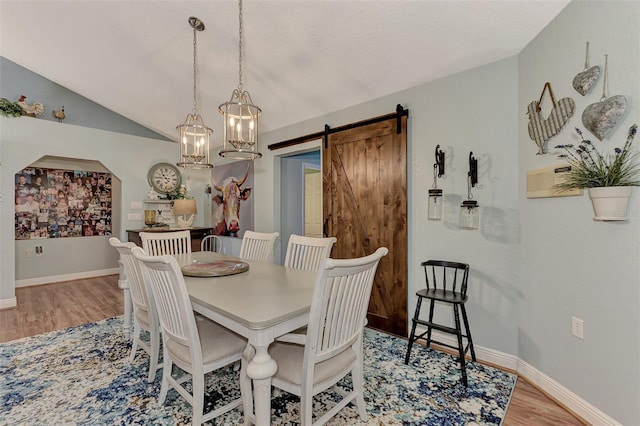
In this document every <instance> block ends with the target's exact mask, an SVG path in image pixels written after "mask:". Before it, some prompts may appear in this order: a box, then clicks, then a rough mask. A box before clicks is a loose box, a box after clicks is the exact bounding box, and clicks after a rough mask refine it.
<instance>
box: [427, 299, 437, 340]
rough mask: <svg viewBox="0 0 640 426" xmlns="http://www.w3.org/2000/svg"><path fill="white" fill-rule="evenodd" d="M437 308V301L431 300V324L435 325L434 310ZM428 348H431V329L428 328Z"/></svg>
mask: <svg viewBox="0 0 640 426" xmlns="http://www.w3.org/2000/svg"><path fill="white" fill-rule="evenodd" d="M435 306H436V301H435V300H433V299H431V303H430V304H429V323H433V310H434V307H435ZM427 347H428V348H430V347H431V327H430V326H427Z"/></svg>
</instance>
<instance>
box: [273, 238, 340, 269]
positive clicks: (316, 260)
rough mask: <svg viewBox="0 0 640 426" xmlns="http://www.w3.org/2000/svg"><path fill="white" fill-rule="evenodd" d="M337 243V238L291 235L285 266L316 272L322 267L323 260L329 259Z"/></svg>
mask: <svg viewBox="0 0 640 426" xmlns="http://www.w3.org/2000/svg"><path fill="white" fill-rule="evenodd" d="M336 241H337V239H336V237H329V238H316V237H304V236H302V235H296V234H291V236H290V237H289V243H288V245H287V254H286V255H285V258H284V266H286V267H288V268H293V269H299V270H303V271H312V272H315V271H317V270H318V268H319V267H320V262H321V261H322V259H326V258H328V257H329V254H331V248H332V247H333V244H335V242H336Z"/></svg>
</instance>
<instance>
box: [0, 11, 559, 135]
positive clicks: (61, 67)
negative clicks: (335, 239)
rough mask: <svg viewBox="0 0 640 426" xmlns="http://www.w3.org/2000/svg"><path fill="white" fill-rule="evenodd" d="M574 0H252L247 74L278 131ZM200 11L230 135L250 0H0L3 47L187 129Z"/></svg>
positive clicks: (435, 71)
mask: <svg viewBox="0 0 640 426" xmlns="http://www.w3.org/2000/svg"><path fill="white" fill-rule="evenodd" d="M568 2H569V1H568V0H497V1H491V0H466V1H455V0H442V1H433V0H432V1H426V0H425V1H404V0H387V1H354V0H341V1H334V0H310V1H303V0H299V1H293V0H289V1H281V0H244V2H243V9H244V11H243V24H244V41H243V61H244V62H243V86H244V88H245V89H247V90H249V92H250V93H251V96H252V98H253V101H254V103H255V104H257V105H258V106H260V107H261V108H262V110H263V115H262V118H261V128H262V131H268V130H273V129H277V128H280V127H284V126H287V125H289V124H293V123H297V122H300V121H303V120H305V119H309V118H313V117H318V116H321V115H324V114H326V113H329V112H333V111H337V110H340V109H342V108H346V107H349V106H353V105H356V104H359V103H361V102H365V101H368V100H371V99H375V98H378V97H381V96H384V95H387V94H390V93H394V92H397V91H400V90H403V89H407V88H410V87H413V86H416V85H419V84H421V83H425V82H429V81H432V80H435V79H438V78H441V77H444V76H447V75H450V74H453V73H456V72H460V71H464V70H467V69H470V68H474V67H477V66H480V65H483V64H487V63H490V62H493V61H496V60H498V59H501V58H505V57H509V56H512V55H515V54H517V53H518V52H520V50H522V48H523V47H525V46H526V45H527V43H528V42H529V41H531V40H532V39H533V38H534V37H535V36H536V35H537V34H538V33H539V32H540V31H541V30H542V29H543V28H544V27H545V26H546V25H547V24H548V23H549V22H550V21H551V20H552V19H553V18H554V17H555V16H556V15H557V14H558V13H559V12H560V11H561V10H562V9H563V8H564V7H565V6H566V5H567V3H568ZM190 16H196V17H198V18H200V19H201V20H202V21H203V22H204V24H205V26H206V29H205V31H203V32H199V33H198V36H197V44H198V49H197V50H198V80H197V81H198V90H197V93H198V109H199V111H200V112H201V113H202V114H203V116H204V120H205V122H206V123H207V125H209V127H212V128H213V129H214V132H215V134H214V141H216V140H218V139H221V136H220V134H221V129H220V128H221V125H222V118H221V116H220V114H219V113H218V105H219V104H221V103H222V102H225V101H227V100H228V99H229V97H230V96H231V92H232V91H233V89H234V88H236V87H237V86H238V79H239V78H238V77H239V76H238V71H239V70H238V3H237V2H236V1H229V0H209V1H186V0H156V1H147V0H129V1H120V0H110V1H98V0H96V1H94V0H75V1H71V0H47V1H27V0H0V28H1V30H0V31H1V32H0V37H1V41H0V55H2V56H4V57H5V58H7V59H9V60H11V61H13V62H16V63H18V64H20V65H22V66H24V67H26V68H28V69H30V70H32V71H34V72H36V73H38V74H41V75H42V76H44V77H46V78H48V79H50V80H52V81H54V82H56V83H58V84H60V85H62V86H64V87H66V88H68V89H70V90H72V91H74V92H77V93H79V94H81V95H83V96H85V97H87V98H89V99H90V100H92V101H94V102H96V103H98V104H100V105H102V106H104V107H107V108H109V109H111V110H113V111H115V112H117V113H119V114H122V115H124V116H125V117H128V118H130V119H131V120H133V121H136V122H138V123H140V124H142V125H144V126H146V127H148V128H150V129H152V130H155V131H156V132H158V133H161V134H163V135H166V136H167V137H169V138H171V139H174V140H175V139H177V134H176V131H175V126H176V125H178V124H180V123H182V121H184V118H185V116H186V114H187V113H189V112H191V109H192V104H193V30H192V28H191V27H190V26H189V24H188V18H189V17H190ZM0 78H1V76H0ZM32 98H33V97H32ZM32 100H35V98H33V99H32Z"/></svg>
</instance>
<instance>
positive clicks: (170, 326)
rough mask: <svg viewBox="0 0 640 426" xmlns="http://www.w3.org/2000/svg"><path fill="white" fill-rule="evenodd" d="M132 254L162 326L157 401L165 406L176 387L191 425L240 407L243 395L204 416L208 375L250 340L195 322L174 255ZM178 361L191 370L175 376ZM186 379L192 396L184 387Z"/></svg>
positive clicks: (234, 359) (238, 354)
mask: <svg viewBox="0 0 640 426" xmlns="http://www.w3.org/2000/svg"><path fill="white" fill-rule="evenodd" d="M132 252H133V255H134V256H135V257H136V259H138V260H139V261H140V262H141V263H142V271H143V274H146V275H147V277H148V280H149V284H150V287H151V292H152V293H153V297H154V301H155V304H156V309H157V311H158V317H159V319H160V327H161V328H162V336H163V341H164V345H163V357H164V368H163V371H162V385H161V386H160V395H159V396H158V402H159V403H161V404H164V402H165V399H166V397H167V392H168V391H169V388H170V387H171V388H173V389H175V390H176V391H177V392H178V393H179V394H180V395H181V396H182V397H183V398H184V399H185V400H187V402H189V403H190V404H191V406H192V407H193V415H192V424H193V425H200V424H202V423H203V422H207V421H209V420H211V419H213V418H215V417H218V416H220V415H222V414H224V413H226V412H228V411H230V410H232V409H234V408H236V407H238V406H240V405H241V404H242V398H237V399H234V400H232V401H231V402H228V403H227V404H225V405H224V406H222V407H219V408H216V409H215V410H212V411H210V412H208V413H206V414H204V413H203V411H204V393H205V382H204V376H205V374H207V373H209V372H212V371H214V370H219V369H221V368H223V367H226V366H227V365H230V364H233V363H235V362H237V361H239V360H241V359H243V351H244V349H245V347H247V341H246V340H245V339H244V338H242V337H241V336H239V335H237V334H235V333H233V332H231V331H229V330H228V329H226V328H224V327H222V326H220V325H218V324H216V323H214V322H213V321H210V320H208V319H206V318H204V317H203V318H201V319H200V320H198V321H196V319H195V316H194V313H193V309H192V307H191V300H190V299H189V294H188V293H187V287H186V284H185V282H184V277H183V276H182V272H181V270H180V266H179V265H178V262H177V261H176V259H175V258H174V257H173V256H166V255H165V256H147V255H146V254H145V252H144V251H143V250H142V249H141V248H139V247H136V248H134V249H133V250H132ZM245 363H246V362H245ZM174 365H176V366H177V367H179V368H180V369H182V370H184V371H185V372H186V373H187V374H185V375H184V376H182V377H181V378H178V379H176V378H174V377H173V375H172V370H173V366H174ZM188 380H191V384H192V389H193V392H192V393H191V394H190V393H189V391H187V390H186V389H185V388H184V387H183V386H182V384H183V383H184V382H186V381H188ZM244 382H245V383H246V380H245V381H244Z"/></svg>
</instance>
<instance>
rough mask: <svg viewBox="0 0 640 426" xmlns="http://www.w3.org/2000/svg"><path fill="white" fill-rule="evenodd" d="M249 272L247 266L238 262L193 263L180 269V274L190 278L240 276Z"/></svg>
mask: <svg viewBox="0 0 640 426" xmlns="http://www.w3.org/2000/svg"><path fill="white" fill-rule="evenodd" d="M248 270H249V264H248V263H246V262H241V261H238V260H213V261H207V262H199V261H195V262H194V263H191V264H189V265H184V266H183V267H182V273H183V274H184V275H187V276H190V277H222V276H226V275H234V274H241V273H242V272H246V271H248Z"/></svg>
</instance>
